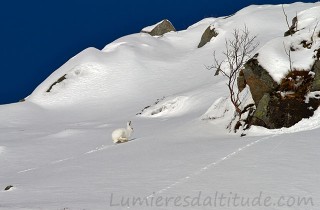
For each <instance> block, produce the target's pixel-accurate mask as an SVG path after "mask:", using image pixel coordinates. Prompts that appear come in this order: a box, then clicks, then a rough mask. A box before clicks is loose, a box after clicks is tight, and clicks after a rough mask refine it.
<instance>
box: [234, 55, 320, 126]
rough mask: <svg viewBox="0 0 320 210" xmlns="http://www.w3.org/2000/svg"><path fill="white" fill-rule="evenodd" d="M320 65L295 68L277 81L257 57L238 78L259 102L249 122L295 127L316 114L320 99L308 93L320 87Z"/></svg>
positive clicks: (260, 124) (250, 61)
mask: <svg viewBox="0 0 320 210" xmlns="http://www.w3.org/2000/svg"><path fill="white" fill-rule="evenodd" d="M256 57H257V56H256ZM319 67H320V62H319V61H318V60H317V61H315V63H314V65H313V68H312V69H311V71H291V72H289V73H288V74H287V75H286V76H285V77H284V78H283V79H282V80H281V82H280V84H277V83H276V82H275V81H274V80H273V79H272V77H271V76H270V75H269V74H268V72H267V71H266V70H265V69H263V68H262V67H261V66H260V65H259V62H258V60H257V59H256V58H253V59H251V60H249V61H248V62H247V63H246V65H245V68H244V69H243V70H242V73H240V77H239V78H240V79H238V86H239V84H247V85H249V87H250V91H251V94H252V98H253V100H254V102H255V105H256V110H255V112H254V113H253V115H252V116H251V119H250V121H249V122H248V123H249V124H250V125H258V126H263V127H266V128H269V129H275V128H282V127H291V126H292V125H294V124H296V123H297V122H299V121H300V120H301V119H303V118H309V117H310V116H312V115H313V113H314V111H315V110H316V109H317V108H318V107H319V105H320V100H319V99H318V98H319V97H317V98H312V97H311V98H308V97H307V95H308V94H309V93H310V91H318V90H320V89H319V88H320V86H319V84H320V76H319V74H320V68H319ZM241 80H243V81H241ZM242 86H243V85H240V87H239V90H241V88H242ZM307 98H308V100H307Z"/></svg>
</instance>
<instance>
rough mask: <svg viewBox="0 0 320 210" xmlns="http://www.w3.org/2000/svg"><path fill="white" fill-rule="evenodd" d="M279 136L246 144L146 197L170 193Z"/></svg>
mask: <svg viewBox="0 0 320 210" xmlns="http://www.w3.org/2000/svg"><path fill="white" fill-rule="evenodd" d="M278 135H279V134H275V135H272V136H266V137H263V138H260V139H258V140H255V141H253V142H251V143H249V144H246V145H245V146H243V147H240V148H238V149H237V150H236V151H234V152H232V153H230V154H228V155H226V156H224V157H222V158H220V159H218V160H216V161H214V162H211V163H209V164H207V165H206V166H204V167H202V168H201V169H199V170H197V171H195V172H193V173H191V174H189V175H188V176H186V177H183V178H180V179H179V180H178V181H176V182H174V183H173V184H171V185H168V186H167V187H165V188H163V189H161V190H159V191H157V192H155V193H152V194H151V195H148V196H147V197H146V199H149V198H151V197H154V196H155V195H156V194H161V193H163V192H165V191H168V190H169V189H171V188H173V187H175V186H177V185H179V184H183V183H185V182H187V181H188V180H189V179H191V178H194V177H196V176H198V175H200V174H202V173H204V172H205V171H207V170H209V169H211V168H213V167H215V166H217V165H219V164H220V163H221V162H223V161H225V160H228V159H230V158H232V157H234V156H236V155H238V154H239V153H241V152H242V151H244V150H246V149H248V148H249V147H252V146H253V145H255V144H257V143H260V142H262V141H264V140H266V139H270V138H273V137H275V136H278Z"/></svg>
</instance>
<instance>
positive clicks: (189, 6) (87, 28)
mask: <svg viewBox="0 0 320 210" xmlns="http://www.w3.org/2000/svg"><path fill="white" fill-rule="evenodd" d="M292 2H295V1H287V0H282V1H276V0H269V1H267V0H265V1H263V0H260V1H259V0H256V1H253V0H250V1H235V0H224V1H214V0H156V1H153V0H86V1H81V0H77V1H76V0H64V1H62V0H48V1H43V0H28V1H24V0H3V1H0V19H1V22H0V24H1V35H0V37H1V39H0V40H1V47H0V59H1V68H0V72H1V82H0V104H6V103H12V102H17V101H19V100H20V99H23V98H25V97H26V96H28V95H29V94H30V93H31V92H32V91H33V90H34V89H35V88H36V87H37V86H38V85H39V84H40V83H41V82H42V81H43V80H44V79H45V78H47V77H48V76H49V75H50V74H51V73H52V72H53V71H54V70H56V69H57V68H58V67H59V66H61V65H62V64H63V63H65V62H66V61H67V60H68V59H69V58H71V57H72V56H74V55H76V54H77V53H79V52H80V51H82V50H83V49H85V48H87V47H96V48H98V49H102V48H103V47H104V46H105V45H106V44H108V43H110V42H112V41H114V40H115V39H117V38H119V37H121V36H124V35H127V34H132V33H136V32H139V31H140V30H141V29H142V28H143V27H145V26H148V25H151V24H154V23H156V22H158V21H160V20H162V19H164V18H167V19H169V20H170V21H171V22H172V23H173V25H174V26H175V27H176V29H177V30H182V29H185V28H187V27H188V26H189V25H191V24H193V23H195V22H197V21H199V20H201V19H203V18H205V17H219V16H224V15H230V14H232V13H234V12H236V11H238V10H239V9H241V8H243V7H245V6H248V5H251V4H281V3H292ZM309 2H316V1H312V0H311V1H309Z"/></svg>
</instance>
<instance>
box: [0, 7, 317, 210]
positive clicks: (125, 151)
mask: <svg viewBox="0 0 320 210" xmlns="http://www.w3.org/2000/svg"><path fill="white" fill-rule="evenodd" d="M319 6H320V3H294V4H290V5H285V9H286V12H287V14H288V17H289V20H291V19H292V18H293V17H294V16H295V15H296V13H297V14H298V17H300V16H301V17H303V18H302V19H303V21H301V27H311V28H312V27H313V26H312V25H314V24H315V23H314V19H317V18H318V16H316V17H315V18H314V15H316V14H317V11H319ZM302 23H303V24H304V25H302ZM244 25H246V26H247V27H248V28H249V30H250V32H251V33H252V34H253V35H254V34H257V36H258V41H259V42H260V45H259V49H257V52H259V59H260V60H259V61H260V62H262V63H263V65H264V67H265V68H266V69H267V70H268V71H269V72H270V74H271V75H272V76H273V77H274V78H275V79H277V78H280V77H281V76H283V75H285V73H286V71H287V68H288V63H286V61H287V60H286V54H285V52H284V51H283V49H284V48H283V41H285V43H291V42H297V41H298V40H299V36H300V35H301V36H302V37H303V36H305V35H304V33H307V32H306V31H304V30H301V31H299V32H297V35H295V36H292V37H285V38H284V37H283V33H284V32H285V31H286V30H287V26H286V23H285V19H284V17H283V13H282V8H281V5H262V6H259V5H255V6H249V7H247V8H244V9H243V10H241V11H239V12H237V13H236V14H234V15H233V16H230V17H227V18H226V17H221V18H207V19H204V20H202V21H200V22H198V23H196V24H194V25H192V26H190V27H189V28H188V29H186V30H184V31H179V32H177V33H167V34H165V35H164V36H162V37H152V36H150V35H148V34H145V33H138V34H132V35H128V36H125V37H122V38H120V39H118V40H116V41H114V42H112V43H110V44H108V45H107V46H106V47H105V48H104V49H102V50H98V49H94V48H88V49H86V50H84V51H82V52H81V53H79V54H78V55H76V56H75V57H73V58H72V59H70V60H69V61H68V62H67V63H65V64H64V65H63V66H61V67H60V68H59V69H57V70H56V71H55V72H53V73H52V75H50V76H49V77H48V78H47V79H46V80H45V81H44V82H43V83H41V84H40V85H39V86H38V87H37V88H36V89H35V90H34V92H33V93H32V94H31V95H30V96H29V97H28V98H27V99H26V101H25V102H23V103H16V104H10V105H2V106H0V119H1V120H0V129H1V132H0V165H1V171H0V209H9V210H10V209H24V210H25V209H59V210H60V209H61V210H62V209H68V210H69V209H70V210H73V209H127V208H130V209H139V210H141V209H239V210H248V209H254V210H260V209H268V210H270V209H277V210H278V209H280V210H281V209H320V184H319V183H320V176H319V174H320V167H319V163H318V161H319V158H320V154H319V149H320V144H319V140H318V136H319V135H320V129H319V127H320V123H319V118H320V111H319V110H317V111H316V112H315V115H314V116H313V117H311V118H310V119H304V120H302V121H301V122H299V123H297V124H296V125H294V126H293V127H291V128H287V129H278V130H272V131H270V130H267V129H264V128H260V127H253V128H251V129H250V130H249V132H248V133H247V136H245V137H242V138H241V137H240V133H237V134H233V133H228V130H227V129H226V126H227V124H228V123H229V121H230V119H229V118H228V117H226V116H230V112H231V111H232V106H231V105H230V103H228V102H227V101H228V98H226V97H227V96H228V91H227V88H226V79H225V78H224V77H222V76H216V77H214V76H213V75H214V72H213V71H208V70H206V68H205V67H204V66H205V65H211V64H212V63H213V59H212V53H213V51H214V50H216V53H217V54H216V55H217V56H218V57H221V56H222V55H221V52H222V51H223V49H224V41H225V39H228V38H230V36H231V33H232V31H233V29H234V28H242V27H243V26H244ZM208 26H213V27H215V28H216V29H217V31H218V32H219V35H218V36H217V37H216V38H214V39H212V40H211V42H210V43H208V44H206V45H205V46H204V47H202V48H200V49H198V48H197V46H198V43H199V41H200V38H201V35H202V33H203V32H204V30H205V29H206V28H207V27H208ZM313 28H314V27H313ZM300 32H301V33H300ZM316 44H317V43H316ZM316 46H319V45H313V47H316ZM313 47H312V49H310V50H309V49H304V48H303V49H300V51H299V53H302V54H303V55H309V54H311V51H312V50H314V48H313ZM255 53H256V52H255ZM294 57H295V58H296V59H294V65H296V67H301V68H306V67H308V66H309V65H310V62H311V60H308V59H307V60H305V61H302V59H301V60H299V58H298V57H299V56H298V55H297V56H295V55H294ZM278 70H279V71H278ZM64 75H65V78H66V79H65V80H63V81H61V82H60V83H57V84H55V85H54V86H53V87H52V88H51V90H50V92H47V90H48V89H49V87H50V86H51V85H52V84H53V83H54V82H56V81H57V80H58V79H59V78H61V77H62V76H64ZM243 98H244V99H245V100H246V101H250V100H252V98H251V97H250V95H249V96H248V95H246V94H244V95H243ZM141 110H143V111H141ZM140 112H141V114H138V115H136V114H137V113H140ZM129 120H131V121H132V125H133V128H134V133H133V136H132V138H131V139H130V141H129V142H127V143H123V144H117V145H115V144H113V142H112V139H111V133H112V131H113V130H114V129H116V128H118V127H123V126H125V124H126V122H127V121H129ZM298 131H299V132H298ZM8 185H13V186H14V188H12V189H11V190H9V191H4V188H5V187H6V186H8ZM222 195H223V196H224V197H225V199H224V200H222V201H221V199H220V200H219V199H218V200H217V197H216V196H218V197H219V196H222ZM235 195H237V196H238V197H240V200H241V198H243V199H245V200H248V199H249V204H244V205H241V204H240V205H239V200H237V201H236V203H233V202H232V198H233V197H235ZM135 198H141V199H145V200H143V201H144V202H143V203H142V204H141V205H140V204H139V202H138V204H137V203H136V204H135V205H134V204H133V200H134V199H135ZM179 198H180V200H179ZM197 198H198V199H197ZM210 198H211V203H210V202H209V201H210ZM267 198H270V199H269V202H265V200H266V199H267ZM303 198H306V199H309V200H308V201H309V202H308V203H307V204H305V205H304V204H300V205H299V204H298V199H303ZM310 198H311V199H312V200H311V201H312V202H311V203H310ZM121 199H122V201H121ZM128 199H129V201H128V202H129V203H128V202H126V201H127V200H128ZM156 200H161V201H160V202H159V201H158V203H156ZM176 200H178V201H176ZM146 201H148V203H146ZM121 202H122V204H121ZM244 203H246V202H244ZM118 204H119V205H118ZM179 204H180V205H179ZM205 204H206V205H205ZM210 204H211V205H210ZM236 204H238V205H236ZM267 204H269V205H267ZM151 205H152V206H151Z"/></svg>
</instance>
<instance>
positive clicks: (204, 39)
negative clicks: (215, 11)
mask: <svg viewBox="0 0 320 210" xmlns="http://www.w3.org/2000/svg"><path fill="white" fill-rule="evenodd" d="M216 36H218V33H217V32H216V31H215V28H213V27H212V26H209V27H208V28H207V29H206V30H205V31H204V32H203V34H202V36H201V40H200V43H199V45H198V48H201V47H203V46H204V45H206V44H207V43H208V42H210V40H211V39H212V38H213V37H216Z"/></svg>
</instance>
